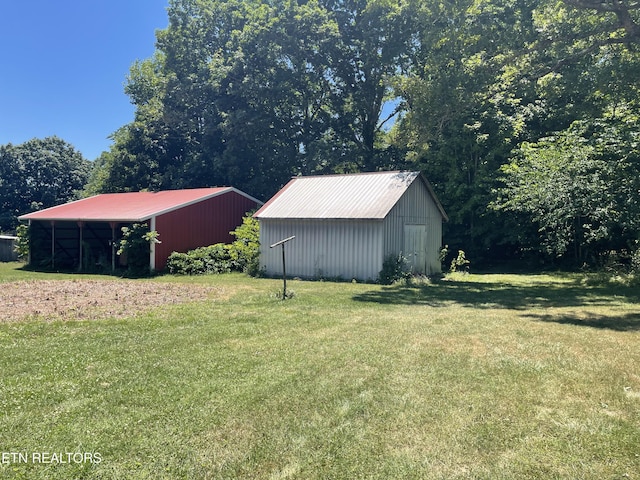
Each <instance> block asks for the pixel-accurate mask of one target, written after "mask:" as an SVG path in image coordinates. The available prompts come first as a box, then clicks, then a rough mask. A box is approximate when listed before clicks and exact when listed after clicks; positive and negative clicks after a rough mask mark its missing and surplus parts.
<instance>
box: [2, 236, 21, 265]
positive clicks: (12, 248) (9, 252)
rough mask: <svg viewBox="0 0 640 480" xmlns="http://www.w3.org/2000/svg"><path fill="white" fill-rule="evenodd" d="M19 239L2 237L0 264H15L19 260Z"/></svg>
mask: <svg viewBox="0 0 640 480" xmlns="http://www.w3.org/2000/svg"><path fill="white" fill-rule="evenodd" d="M17 240H18V237H14V236H12V235H0V262H15V261H16V260H18V252H16V241H17Z"/></svg>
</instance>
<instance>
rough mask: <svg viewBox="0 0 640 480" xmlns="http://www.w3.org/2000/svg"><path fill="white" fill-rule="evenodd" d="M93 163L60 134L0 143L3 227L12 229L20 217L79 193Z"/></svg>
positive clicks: (71, 197) (0, 187) (69, 199)
mask: <svg viewBox="0 0 640 480" xmlns="http://www.w3.org/2000/svg"><path fill="white" fill-rule="evenodd" d="M90 170H91V163H90V162H88V161H87V160H85V159H84V158H83V157H82V155H81V154H80V153H79V152H78V151H77V150H76V149H75V148H74V147H73V146H72V145H70V144H69V143H67V142H65V141H63V140H61V139H60V138H57V137H47V138H45V139H33V140H29V141H27V142H25V143H23V144H20V145H12V144H7V145H4V146H1V147H0V212H2V214H1V216H0V229H4V230H13V229H14V228H15V227H16V225H17V224H18V220H17V217H18V216H19V215H22V214H25V213H28V212H30V211H33V210H40V209H42V208H48V207H52V206H54V205H58V204H61V203H65V202H69V201H71V200H74V199H77V198H78V197H79V194H80V191H81V190H82V189H83V187H84V186H85V184H86V182H87V179H88V177H89V172H90Z"/></svg>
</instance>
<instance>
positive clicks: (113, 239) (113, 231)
mask: <svg viewBox="0 0 640 480" xmlns="http://www.w3.org/2000/svg"><path fill="white" fill-rule="evenodd" d="M109 226H111V272H112V273H113V272H115V271H116V227H117V226H118V224H117V223H116V222H109Z"/></svg>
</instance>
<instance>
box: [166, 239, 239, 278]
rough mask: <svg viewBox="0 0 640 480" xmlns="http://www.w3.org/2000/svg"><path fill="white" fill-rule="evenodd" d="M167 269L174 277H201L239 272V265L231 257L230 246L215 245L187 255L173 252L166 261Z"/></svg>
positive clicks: (191, 251) (197, 249)
mask: <svg viewBox="0 0 640 480" xmlns="http://www.w3.org/2000/svg"><path fill="white" fill-rule="evenodd" d="M167 269H168V270H169V273H173V274H176V275H202V274H207V273H229V272H231V271H232V270H240V264H239V263H238V262H237V261H236V260H234V259H233V258H232V257H231V253H230V245H225V244H224V243H216V244H215V245H209V246H208V247H200V248H196V249H194V250H190V251H189V252H187V253H180V252H173V253H172V254H171V255H169V258H168V260H167Z"/></svg>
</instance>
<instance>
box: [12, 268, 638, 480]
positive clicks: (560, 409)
mask: <svg viewBox="0 0 640 480" xmlns="http://www.w3.org/2000/svg"><path fill="white" fill-rule="evenodd" d="M52 278H60V279H65V278H66V279H68V278H73V279H82V278H86V277H82V276H78V275H69V276H65V275H47V274H37V273H32V272H25V271H22V270H18V269H16V264H9V265H3V264H0V297H1V296H2V283H1V282H5V281H18V280H37V279H52ZM91 278H95V277H91ZM121 281H123V282H127V281H129V282H131V280H121ZM149 281H151V282H169V283H188V284H205V285H213V286H216V287H218V288H219V292H220V294H219V295H218V296H217V297H214V298H211V299H209V300H206V301H198V302H191V303H184V304H179V305H164V306H162V307H159V308H156V309H152V310H149V311H146V312H144V313H142V314H140V315H138V316H133V317H131V318H119V319H110V318H105V319H98V320H91V321H69V322H63V321H47V320H46V319H43V318H35V319H34V318H32V319H30V320H22V321H14V322H10V323H4V324H0V367H1V370H0V407H1V408H0V412H1V414H2V416H1V417H0V451H1V452H0V461H1V463H0V477H1V478H28V479H40V478H42V479H44V478H55V479H77V478H83V479H84V478H91V479H93V478H96V479H98V478H99V479H129V478H135V479H138V478H148V479H159V478H160V479H161V478H166V479H176V478H185V479H192V478H193V479H200V478H203V479H204V478H211V479H218V478H219V479H233V478H256V479H284V478H295V479H365V478H367V479H403V478H407V479H455V478H460V479H466V478H473V479H526V478H532V479H537V478H543V479H553V478H563V479H564V478H567V479H589V478H593V479H602V478H607V479H608V478H631V479H640V296H639V294H638V292H636V291H634V290H632V289H627V288H622V287H620V288H613V287H603V286H588V285H585V284H583V283H581V282H580V278H579V277H574V276H570V275H528V276H525V275H467V276H459V277H452V278H448V279H446V280H443V281H440V282H436V283H433V284H420V285H416V286H399V285H398V286H386V287H385V286H379V285H367V284H352V283H329V282H300V281H291V282H289V283H288V287H289V288H290V289H292V290H293V291H294V292H295V296H294V297H293V298H292V299H290V300H287V301H284V302H283V301H281V300H278V299H277V298H276V292H277V291H278V289H280V288H281V283H280V282H278V281H277V280H265V279H252V278H247V277H245V276H242V275H225V276H208V277H191V278H178V277H171V276H166V277H158V278H156V279H153V280H149ZM27 294H28V292H25V295H27ZM56 452H57V454H58V455H59V456H58V457H56V456H55V454H56ZM74 453H76V454H78V453H81V454H83V455H85V454H88V457H86V458H85V457H82V461H78V460H79V459H80V457H78V456H76V457H75V458H74V456H73V454H74ZM67 454H69V455H67ZM20 455H24V456H23V457H21V456H20ZM34 455H35V459H34ZM60 459H61V460H62V461H63V462H64V463H62V462H61V461H60ZM98 461H99V462H98Z"/></svg>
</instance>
